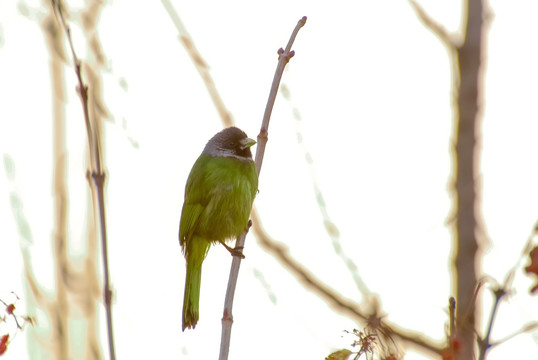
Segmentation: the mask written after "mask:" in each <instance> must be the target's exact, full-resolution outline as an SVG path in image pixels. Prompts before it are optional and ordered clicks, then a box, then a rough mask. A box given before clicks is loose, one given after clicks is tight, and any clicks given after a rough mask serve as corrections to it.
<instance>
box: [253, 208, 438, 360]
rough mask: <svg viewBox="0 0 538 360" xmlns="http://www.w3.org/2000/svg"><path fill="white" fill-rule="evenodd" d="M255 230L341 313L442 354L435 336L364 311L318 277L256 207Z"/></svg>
mask: <svg viewBox="0 0 538 360" xmlns="http://www.w3.org/2000/svg"><path fill="white" fill-rule="evenodd" d="M251 217H252V224H253V225H252V230H253V231H254V234H255V236H256V238H257V239H258V242H259V243H260V245H261V246H262V247H263V248H264V249H265V250H267V251H269V252H270V253H271V254H272V255H273V256H274V257H275V258H277V259H278V260H279V261H280V263H281V264H282V265H284V267H285V268H286V269H288V271H290V273H292V274H293V275H295V277H296V278H297V279H298V280H299V281H300V282H301V283H303V285H304V286H305V287H306V288H307V289H309V290H311V291H313V292H314V293H315V294H317V295H318V296H319V297H320V298H321V299H323V300H324V301H325V302H326V303H327V304H329V305H330V306H331V307H332V308H333V309H334V310H335V311H337V312H338V313H340V314H342V315H345V316H348V317H349V318H351V319H353V320H354V321H357V322H359V323H364V322H367V323H369V324H370V325H373V324H375V325H376V326H375V327H376V328H381V329H382V331H383V332H385V333H387V334H389V335H393V336H395V337H397V338H399V339H401V340H402V341H403V342H405V343H407V344H409V345H413V346H415V347H416V348H417V349H418V350H421V351H423V352H427V353H429V354H437V355H439V354H441V347H440V346H439V345H438V344H435V343H434V342H433V341H432V340H429V339H426V338H424V336H423V335H421V334H419V333H416V332H412V331H409V330H404V329H402V328H400V327H398V326H397V325H394V324H391V323H389V322H387V321H385V320H383V319H382V317H381V316H380V315H378V314H377V310H376V309H374V312H373V313H372V311H364V310H362V309H361V308H360V305H359V304H357V303H355V302H354V301H351V300H349V299H346V298H344V297H342V296H341V295H340V294H338V293H337V292H335V291H334V290H333V289H331V288H330V287H328V286H327V285H326V284H324V283H323V282H321V281H320V280H319V279H318V278H316V277H315V276H314V275H313V274H312V273H311V272H310V271H308V270H307V269H306V268H304V267H303V266H302V265H301V264H299V263H298V262H297V261H296V260H295V259H294V258H293V257H292V256H291V255H290V254H289V252H288V250H287V249H286V248H285V247H284V246H283V245H281V244H279V243H277V242H276V241H275V240H273V239H272V238H271V237H270V236H269V235H268V234H267V233H266V232H265V230H264V229H263V228H262V227H261V225H260V224H261V221H260V219H259V217H258V213H257V211H256V210H253V211H252V215H251Z"/></svg>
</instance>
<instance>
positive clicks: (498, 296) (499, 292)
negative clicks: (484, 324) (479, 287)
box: [477, 287, 507, 360]
mask: <svg viewBox="0 0 538 360" xmlns="http://www.w3.org/2000/svg"><path fill="white" fill-rule="evenodd" d="M493 294H494V295H495V301H494V302H493V307H492V308H491V314H490V316H489V321H488V330H487V332H486V335H485V336H484V338H483V339H478V340H477V341H478V351H479V352H480V354H479V357H478V359H479V360H484V359H485V358H486V353H487V352H488V350H489V349H490V348H491V343H490V338H491V331H492V330H493V322H494V321H495V316H496V315H497V310H498V309H499V305H500V303H501V300H502V298H503V297H504V296H505V295H506V294H507V292H506V290H505V289H504V287H499V288H497V289H495V290H494V291H493Z"/></svg>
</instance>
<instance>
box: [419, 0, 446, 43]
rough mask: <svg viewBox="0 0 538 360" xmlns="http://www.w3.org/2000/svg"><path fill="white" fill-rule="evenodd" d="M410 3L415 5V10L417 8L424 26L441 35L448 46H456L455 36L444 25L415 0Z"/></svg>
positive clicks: (440, 37) (438, 35)
mask: <svg viewBox="0 0 538 360" xmlns="http://www.w3.org/2000/svg"><path fill="white" fill-rule="evenodd" d="M409 3H410V4H411V6H412V7H413V10H415V13H416V14H417V16H418V18H419V19H420V21H422V24H424V26H426V27H427V28H428V29H430V30H431V32H433V33H434V34H435V35H437V37H439V39H440V40H441V41H442V42H443V43H444V44H445V45H446V46H447V48H451V47H452V48H453V47H456V42H455V41H454V39H453V36H451V35H450V34H449V33H448V31H446V29H445V28H444V27H443V26H441V25H440V24H439V23H437V22H436V21H435V20H433V19H432V18H431V17H430V16H429V15H428V14H427V13H426V11H425V10H424V9H423V8H422V6H420V5H419V4H418V3H417V2H416V1H415V0H409Z"/></svg>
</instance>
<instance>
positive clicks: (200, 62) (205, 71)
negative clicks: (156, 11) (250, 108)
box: [162, 0, 234, 127]
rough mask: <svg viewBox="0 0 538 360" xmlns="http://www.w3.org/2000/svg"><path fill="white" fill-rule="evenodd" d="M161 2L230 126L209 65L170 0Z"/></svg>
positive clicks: (230, 121) (230, 123)
mask: <svg viewBox="0 0 538 360" xmlns="http://www.w3.org/2000/svg"><path fill="white" fill-rule="evenodd" d="M162 3H163V6H164V8H165V10H166V11H167V12H168V15H169V16H170V19H171V20H172V22H173V23H174V25H175V26H176V29H177V31H178V32H179V40H180V41H181V43H182V44H183V46H184V47H185V49H186V50H187V53H188V54H189V56H190V58H191V60H192V62H193V64H194V66H195V67H196V70H198V73H199V74H200V76H201V77H202V80H203V82H204V85H205V86H206V88H207V91H208V92H209V96H210V97H211V100H212V101H213V104H214V105H215V108H216V109H217V111H218V113H219V115H220V117H221V119H222V122H223V123H224V126H225V127H229V126H232V125H233V123H234V121H233V119H232V115H231V114H230V112H229V111H228V110H227V109H226V106H225V105H224V102H223V101H222V98H221V97H220V94H219V92H218V90H217V87H216V86H215V83H214V82H213V79H212V77H211V75H210V73H209V67H208V66H207V64H206V62H205V61H204V59H203V58H202V55H201V54H200V53H199V52H198V49H196V46H195V45H194V42H193V41H192V38H191V36H190V35H189V33H188V32H187V29H186V28H185V26H184V25H183V22H182V21H181V19H180V18H179V15H178V14H177V12H176V10H175V9H174V7H173V6H172V4H171V3H170V1H169V0H162Z"/></svg>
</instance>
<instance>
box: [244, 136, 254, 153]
mask: <svg viewBox="0 0 538 360" xmlns="http://www.w3.org/2000/svg"><path fill="white" fill-rule="evenodd" d="M254 144H256V141H255V140H253V139H251V138H245V139H243V140H241V149H243V150H245V149H246V148H249V147H251V146H252V145H254Z"/></svg>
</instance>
